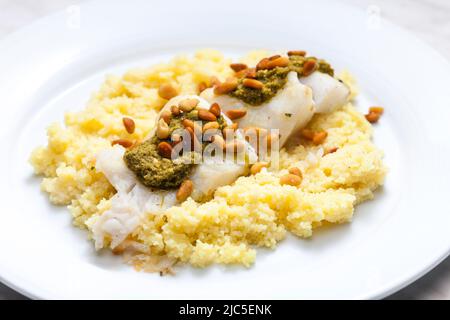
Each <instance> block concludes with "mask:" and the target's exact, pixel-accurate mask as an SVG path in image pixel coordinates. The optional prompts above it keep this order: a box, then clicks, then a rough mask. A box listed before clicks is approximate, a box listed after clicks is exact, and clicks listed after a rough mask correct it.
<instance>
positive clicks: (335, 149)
mask: <svg viewBox="0 0 450 320" xmlns="http://www.w3.org/2000/svg"><path fill="white" fill-rule="evenodd" d="M338 149H339V148H338V147H333V148H330V149H328V150H326V151H325V153H324V154H323V155H324V156H326V155H327V154H330V153H335V152H336V151H338Z"/></svg>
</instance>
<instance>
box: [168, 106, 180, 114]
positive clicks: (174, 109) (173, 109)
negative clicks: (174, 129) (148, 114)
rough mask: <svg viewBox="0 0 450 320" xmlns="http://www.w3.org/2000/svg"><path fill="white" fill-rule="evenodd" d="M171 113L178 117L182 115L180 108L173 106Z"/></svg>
mask: <svg viewBox="0 0 450 320" xmlns="http://www.w3.org/2000/svg"><path fill="white" fill-rule="evenodd" d="M170 112H172V114H173V115H174V116H178V115H180V113H181V112H180V108H178V106H171V107H170Z"/></svg>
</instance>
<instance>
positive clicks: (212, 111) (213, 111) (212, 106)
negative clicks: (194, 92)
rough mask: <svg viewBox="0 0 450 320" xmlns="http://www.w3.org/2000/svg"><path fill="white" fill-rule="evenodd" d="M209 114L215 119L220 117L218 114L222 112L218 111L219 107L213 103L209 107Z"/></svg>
mask: <svg viewBox="0 0 450 320" xmlns="http://www.w3.org/2000/svg"><path fill="white" fill-rule="evenodd" d="M209 112H211V113H212V114H213V115H215V116H216V117H220V113H221V112H222V110H220V106H219V104H218V103H216V102H214V103H213V104H212V105H211V107H210V108H209Z"/></svg>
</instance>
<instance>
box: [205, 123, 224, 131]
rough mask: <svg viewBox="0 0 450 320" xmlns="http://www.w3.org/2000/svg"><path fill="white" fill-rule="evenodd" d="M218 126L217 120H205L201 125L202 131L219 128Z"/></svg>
mask: <svg viewBox="0 0 450 320" xmlns="http://www.w3.org/2000/svg"><path fill="white" fill-rule="evenodd" d="M219 126H220V125H219V123H218V122H217V121H211V122H207V123H205V125H204V126H203V132H205V131H206V130H213V129H219Z"/></svg>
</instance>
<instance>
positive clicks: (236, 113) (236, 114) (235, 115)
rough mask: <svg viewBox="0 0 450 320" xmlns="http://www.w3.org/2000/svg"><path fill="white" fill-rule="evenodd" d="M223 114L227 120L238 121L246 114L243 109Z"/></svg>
mask: <svg viewBox="0 0 450 320" xmlns="http://www.w3.org/2000/svg"><path fill="white" fill-rule="evenodd" d="M225 114H226V115H227V117H228V118H230V119H231V120H236V119H240V118H243V117H245V116H246V114H247V110H243V109H231V110H228V111H227V112H225Z"/></svg>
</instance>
